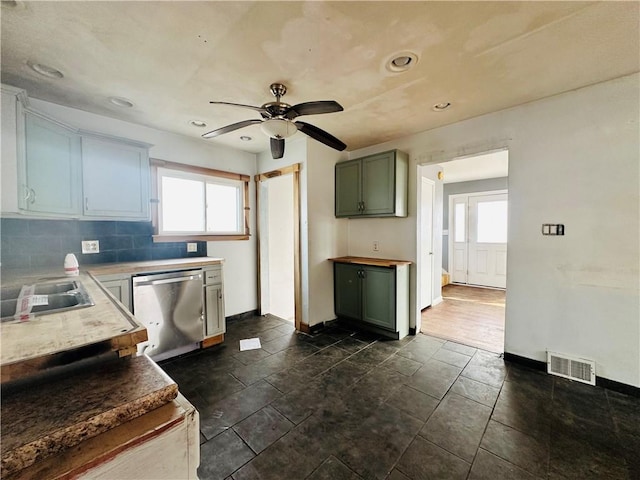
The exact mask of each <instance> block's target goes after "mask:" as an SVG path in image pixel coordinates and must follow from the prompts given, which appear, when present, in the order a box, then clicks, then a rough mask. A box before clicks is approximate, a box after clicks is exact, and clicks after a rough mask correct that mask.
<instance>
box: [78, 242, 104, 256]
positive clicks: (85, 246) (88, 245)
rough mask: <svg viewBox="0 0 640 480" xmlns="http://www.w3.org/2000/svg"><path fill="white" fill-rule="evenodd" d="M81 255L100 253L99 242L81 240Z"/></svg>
mask: <svg viewBox="0 0 640 480" xmlns="http://www.w3.org/2000/svg"><path fill="white" fill-rule="evenodd" d="M82 253H84V254H88V253H100V242H99V241H98V240H83V241H82Z"/></svg>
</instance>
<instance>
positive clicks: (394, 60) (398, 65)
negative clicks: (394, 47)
mask: <svg viewBox="0 0 640 480" xmlns="http://www.w3.org/2000/svg"><path fill="white" fill-rule="evenodd" d="M417 63H418V55H416V54H415V53H413V52H399V53H395V54H393V55H391V57H389V59H388V60H387V62H386V63H385V67H386V69H387V70H388V71H390V72H393V73H402V72H406V71H407V70H409V69H411V68H413V67H414V66H415V65H416V64H417Z"/></svg>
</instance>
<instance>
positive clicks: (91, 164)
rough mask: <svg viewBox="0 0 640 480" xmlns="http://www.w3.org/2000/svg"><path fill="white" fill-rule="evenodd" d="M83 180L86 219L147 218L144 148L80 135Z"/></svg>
mask: <svg viewBox="0 0 640 480" xmlns="http://www.w3.org/2000/svg"><path fill="white" fill-rule="evenodd" d="M82 177H83V182H82V184H83V196H84V198H83V214H84V216H85V217H99V218H112V217H113V218H129V219H136V220H147V219H148V218H149V156H148V147H147V146H146V145H142V144H135V143H133V142H127V141H123V140H120V139H110V138H106V137H94V136H90V135H83V136H82Z"/></svg>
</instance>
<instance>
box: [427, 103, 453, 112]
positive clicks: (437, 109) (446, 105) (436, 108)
mask: <svg viewBox="0 0 640 480" xmlns="http://www.w3.org/2000/svg"><path fill="white" fill-rule="evenodd" d="M450 106H451V102H441V103H436V104H435V105H434V106H433V107H431V110H433V111H434V112H443V111H444V110H446V109H447V108H449V107H450Z"/></svg>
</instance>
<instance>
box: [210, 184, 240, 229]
mask: <svg viewBox="0 0 640 480" xmlns="http://www.w3.org/2000/svg"><path fill="white" fill-rule="evenodd" d="M240 211H241V205H240V189H239V188H238V187H236V186H233V185H220V184H214V183H207V231H209V232H240V231H241V229H240V224H239V222H240Z"/></svg>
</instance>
